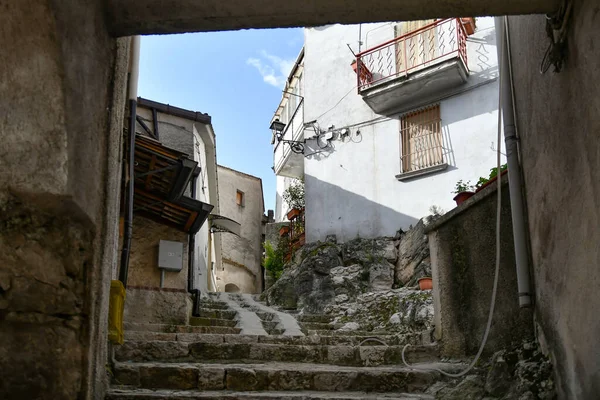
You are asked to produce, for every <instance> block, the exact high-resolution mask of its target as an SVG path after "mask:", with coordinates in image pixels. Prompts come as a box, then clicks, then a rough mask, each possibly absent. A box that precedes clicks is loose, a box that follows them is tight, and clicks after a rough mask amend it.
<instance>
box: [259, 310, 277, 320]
mask: <svg viewBox="0 0 600 400" xmlns="http://www.w3.org/2000/svg"><path fill="white" fill-rule="evenodd" d="M255 313H256V315H258V318H260V319H261V320H262V321H272V320H273V319H274V318H275V315H276V314H275V313H270V312H266V311H255Z"/></svg>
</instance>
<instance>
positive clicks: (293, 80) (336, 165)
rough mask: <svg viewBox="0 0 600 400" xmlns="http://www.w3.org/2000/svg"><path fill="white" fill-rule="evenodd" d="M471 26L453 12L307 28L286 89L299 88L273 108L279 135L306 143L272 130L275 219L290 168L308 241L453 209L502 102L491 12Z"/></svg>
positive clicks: (382, 232)
mask: <svg viewBox="0 0 600 400" xmlns="http://www.w3.org/2000/svg"><path fill="white" fill-rule="evenodd" d="M469 20H470V19H469ZM463 21H465V19H463ZM471 24H472V20H471ZM471 26H472V25H471ZM468 27H469V26H468V24H467V25H463V23H461V20H460V19H455V18H450V19H445V20H436V21H433V20H431V21H415V22H401V23H375V24H362V25H328V26H324V27H316V28H306V29H305V46H304V49H303V51H302V53H301V55H300V57H299V59H298V60H299V64H300V65H297V66H296V67H295V68H294V70H293V71H292V73H291V74H290V78H289V80H288V85H287V87H286V90H285V92H291V93H295V94H296V93H297V94H299V95H300V96H303V97H296V96H293V95H290V94H287V93H284V96H283V99H282V102H281V104H280V107H279V108H278V110H277V112H276V114H275V116H274V118H273V120H276V119H279V120H280V121H281V122H284V123H286V124H287V125H286V127H285V128H284V130H283V132H282V139H284V140H297V141H300V142H301V143H300V144H296V143H289V142H279V141H278V140H277V138H275V141H274V170H275V173H276V174H277V210H276V220H277V221H282V220H284V218H285V212H286V211H287V209H286V206H285V205H284V204H282V201H281V195H282V193H283V190H284V189H285V187H286V179H289V177H302V176H303V177H304V179H305V185H306V187H305V191H306V235H307V238H306V239H307V241H308V242H312V241H315V240H322V239H324V238H325V236H326V235H328V234H336V235H337V237H338V239H340V240H348V239H352V238H355V237H357V236H360V237H376V236H389V235H394V234H395V232H396V231H397V230H398V229H399V228H403V229H406V228H408V227H409V226H410V225H411V224H414V223H415V222H416V221H418V219H419V218H421V217H423V216H425V215H428V214H429V209H430V207H431V206H433V205H435V206H438V207H441V208H442V209H446V210H448V209H450V208H453V207H454V206H455V203H454V201H453V197H454V195H453V194H452V191H453V189H454V186H455V184H456V182H457V181H459V180H461V179H462V180H471V181H477V179H478V177H479V176H487V175H488V174H489V169H490V168H492V167H493V166H495V152H494V151H493V150H492V145H493V142H495V141H496V135H497V110H498V82H497V77H498V63H497V57H496V47H495V46H496V45H495V30H494V21H493V18H491V17H490V18H477V20H476V28H475V30H474V33H472V34H471V35H469V34H468V31H467V29H466V28H468ZM359 41H360V42H359ZM349 47H350V48H352V50H353V51H354V52H356V53H358V54H357V56H356V57H355V56H354V55H353V54H352V52H351V50H350V49H349ZM357 60H358V63H357V64H355V65H351V63H352V62H353V61H354V62H356V61H357ZM356 66H358V68H355V67H356ZM354 69H356V70H357V71H356V72H355V71H354ZM295 85H297V86H298V88H296V86H295ZM292 98H297V99H298V101H297V102H295V103H294V101H293V100H292ZM274 136H277V135H274ZM294 144H296V147H298V149H297V150H299V146H300V145H302V146H303V147H304V148H303V154H296V153H294V152H293V151H292V146H291V145H294ZM496 145H497V144H496Z"/></svg>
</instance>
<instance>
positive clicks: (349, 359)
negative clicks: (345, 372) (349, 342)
mask: <svg viewBox="0 0 600 400" xmlns="http://www.w3.org/2000/svg"><path fill="white" fill-rule="evenodd" d="M357 359H358V357H357V350H356V348H354V347H352V346H327V362H328V363H329V364H335V365H357Z"/></svg>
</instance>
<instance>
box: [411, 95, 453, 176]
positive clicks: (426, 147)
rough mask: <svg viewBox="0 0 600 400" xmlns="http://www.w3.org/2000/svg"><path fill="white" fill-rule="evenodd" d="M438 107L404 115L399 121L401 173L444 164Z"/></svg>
mask: <svg viewBox="0 0 600 400" xmlns="http://www.w3.org/2000/svg"><path fill="white" fill-rule="evenodd" d="M441 122H442V120H441V118H440V106H439V104H438V105H435V106H431V107H427V108H424V109H421V110H418V111H415V112H411V113H409V114H406V115H404V116H403V117H402V118H401V119H400V138H401V140H400V143H401V145H400V146H401V148H400V154H401V156H400V164H401V168H402V173H407V172H413V171H418V170H422V169H426V168H430V167H434V166H436V165H441V164H443V163H444V144H443V138H442V127H441Z"/></svg>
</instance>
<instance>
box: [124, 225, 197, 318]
mask: <svg viewBox="0 0 600 400" xmlns="http://www.w3.org/2000/svg"><path fill="white" fill-rule="evenodd" d="M160 240H171V241H175V242H182V243H183V262H182V269H181V271H180V272H171V271H165V276H164V284H163V289H162V290H161V289H160V269H159V268H158V244H159V241H160ZM188 248H189V246H188V235H187V234H186V233H184V232H181V231H179V230H177V229H175V228H171V227H168V226H166V225H163V224H159V223H157V222H154V221H152V220H150V219H147V218H144V217H141V216H135V217H134V219H133V238H132V242H131V255H130V258H129V275H128V278H127V295H126V298H125V314H124V320H125V322H136V323H160V324H176V323H178V324H186V323H187V321H188V316H189V311H190V309H189V304H188V297H189V296H188V294H187V276H188V258H189V251H188Z"/></svg>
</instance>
